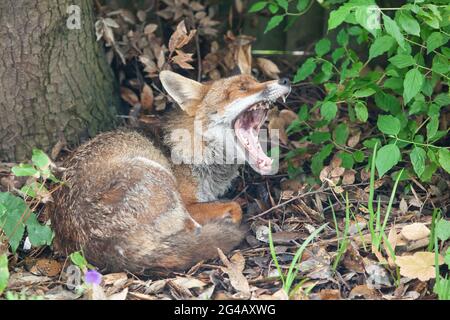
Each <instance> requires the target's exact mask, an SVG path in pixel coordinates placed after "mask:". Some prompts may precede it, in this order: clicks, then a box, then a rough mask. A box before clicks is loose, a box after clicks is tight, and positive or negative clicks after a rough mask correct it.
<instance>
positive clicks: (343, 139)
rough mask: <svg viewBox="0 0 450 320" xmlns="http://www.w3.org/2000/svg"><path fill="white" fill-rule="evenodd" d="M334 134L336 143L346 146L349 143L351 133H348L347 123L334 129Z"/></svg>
mask: <svg viewBox="0 0 450 320" xmlns="http://www.w3.org/2000/svg"><path fill="white" fill-rule="evenodd" d="M333 134H334V140H335V141H336V143H337V144H340V145H345V144H346V143H347V139H348V134H349V131H348V127H347V125H346V124H345V123H341V124H339V125H338V126H337V127H336V128H335V129H334V132H333Z"/></svg>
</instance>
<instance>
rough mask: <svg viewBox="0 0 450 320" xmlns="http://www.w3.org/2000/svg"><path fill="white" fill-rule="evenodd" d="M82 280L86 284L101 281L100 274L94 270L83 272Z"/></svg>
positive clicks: (97, 283)
mask: <svg viewBox="0 0 450 320" xmlns="http://www.w3.org/2000/svg"><path fill="white" fill-rule="evenodd" d="M84 281H85V282H86V283H88V284H96V285H99V284H100V282H102V275H101V274H100V273H98V272H97V271H95V270H89V271H87V272H86V273H85V274H84Z"/></svg>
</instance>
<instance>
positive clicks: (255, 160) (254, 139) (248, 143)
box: [234, 101, 273, 174]
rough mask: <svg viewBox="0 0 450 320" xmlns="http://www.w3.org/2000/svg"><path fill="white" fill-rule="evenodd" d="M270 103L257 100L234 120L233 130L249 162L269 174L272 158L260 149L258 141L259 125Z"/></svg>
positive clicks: (261, 123)
mask: <svg viewBox="0 0 450 320" xmlns="http://www.w3.org/2000/svg"><path fill="white" fill-rule="evenodd" d="M270 105H271V103H270V102H268V101H267V102H266V101H259V102H257V103H255V104H252V105H251V106H249V107H248V108H247V109H245V110H244V111H243V112H242V113H241V114H239V115H238V116H237V118H236V120H235V121H234V131H235V133H236V137H237V139H238V141H239V143H240V144H241V145H242V146H243V147H244V149H245V150H246V151H247V152H248V156H249V159H248V160H249V162H250V164H252V165H253V166H254V167H255V169H256V170H257V171H259V172H260V173H261V174H269V173H270V172H271V170H272V162H273V160H272V159H271V158H269V157H268V156H267V155H266V154H265V153H264V151H263V150H262V147H261V144H260V142H259V141H258V135H259V131H260V130H261V126H262V125H263V123H264V122H265V121H266V118H267V112H268V110H269V108H270Z"/></svg>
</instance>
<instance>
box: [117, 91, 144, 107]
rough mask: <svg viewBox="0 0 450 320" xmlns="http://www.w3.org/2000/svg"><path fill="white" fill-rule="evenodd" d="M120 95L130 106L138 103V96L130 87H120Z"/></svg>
mask: <svg viewBox="0 0 450 320" xmlns="http://www.w3.org/2000/svg"><path fill="white" fill-rule="evenodd" d="M120 96H121V97H122V99H123V100H125V101H126V102H127V103H128V104H129V105H131V106H135V105H137V104H139V98H138V96H137V95H136V94H135V93H134V92H133V90H131V89H128V88H126V87H120Z"/></svg>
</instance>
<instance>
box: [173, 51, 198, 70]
mask: <svg viewBox="0 0 450 320" xmlns="http://www.w3.org/2000/svg"><path fill="white" fill-rule="evenodd" d="M175 51H176V53H177V55H176V56H175V57H173V58H172V62H173V63H176V64H177V65H179V66H180V67H181V68H183V69H194V67H193V66H192V65H190V64H189V63H188V62H191V61H193V60H192V53H184V52H183V51H181V50H175Z"/></svg>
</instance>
